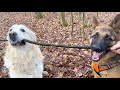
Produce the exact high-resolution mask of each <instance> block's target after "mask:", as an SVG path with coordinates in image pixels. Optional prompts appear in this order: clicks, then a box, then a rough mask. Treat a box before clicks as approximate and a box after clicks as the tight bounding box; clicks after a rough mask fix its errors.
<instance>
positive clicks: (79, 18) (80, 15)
mask: <svg viewBox="0 0 120 90" xmlns="http://www.w3.org/2000/svg"><path fill="white" fill-rule="evenodd" d="M80 21H81V12H79V29H80V37H82V35H81V33H82V30H81V22H80Z"/></svg>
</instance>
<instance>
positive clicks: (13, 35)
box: [9, 31, 17, 42]
mask: <svg viewBox="0 0 120 90" xmlns="http://www.w3.org/2000/svg"><path fill="white" fill-rule="evenodd" d="M9 37H10V40H11V41H13V42H15V41H16V39H17V33H16V32H13V31H12V32H10V33H9Z"/></svg>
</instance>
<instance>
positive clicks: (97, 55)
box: [92, 51, 107, 61]
mask: <svg viewBox="0 0 120 90" xmlns="http://www.w3.org/2000/svg"><path fill="white" fill-rule="evenodd" d="M106 53H107V51H103V52H96V51H93V53H92V60H93V61H99V59H100V58H102V57H103V56H104V55H105V54H106Z"/></svg>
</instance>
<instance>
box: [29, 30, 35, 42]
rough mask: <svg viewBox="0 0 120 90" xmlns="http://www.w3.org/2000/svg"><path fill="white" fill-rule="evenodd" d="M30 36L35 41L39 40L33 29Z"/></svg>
mask: <svg viewBox="0 0 120 90" xmlns="http://www.w3.org/2000/svg"><path fill="white" fill-rule="evenodd" d="M30 37H31V39H32V41H35V42H36V41H37V36H36V33H35V32H33V31H31V35H30Z"/></svg>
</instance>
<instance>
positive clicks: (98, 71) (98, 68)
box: [93, 62, 110, 75]
mask: <svg viewBox="0 0 120 90" xmlns="http://www.w3.org/2000/svg"><path fill="white" fill-rule="evenodd" d="M93 68H94V70H95V72H96V73H97V74H98V75H100V72H101V71H105V70H108V69H109V68H110V67H108V66H101V67H100V66H99V65H98V63H97V62H93Z"/></svg>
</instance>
